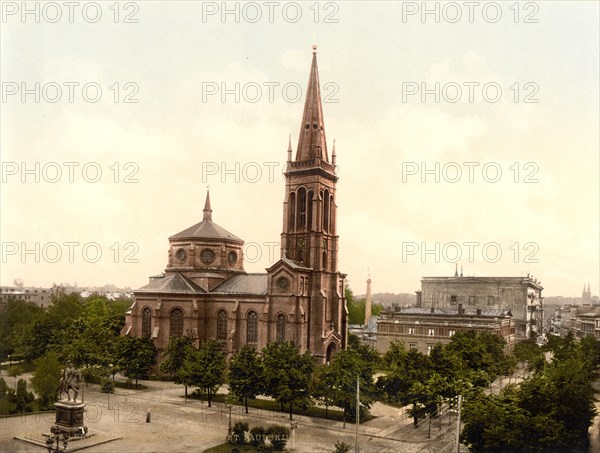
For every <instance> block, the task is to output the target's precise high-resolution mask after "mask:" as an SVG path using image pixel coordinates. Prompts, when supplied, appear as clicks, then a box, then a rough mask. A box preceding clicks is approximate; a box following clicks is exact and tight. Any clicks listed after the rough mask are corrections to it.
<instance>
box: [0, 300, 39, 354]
mask: <svg viewBox="0 0 600 453" xmlns="http://www.w3.org/2000/svg"><path fill="white" fill-rule="evenodd" d="M43 315H44V310H43V309H42V308H40V307H38V306H37V305H35V304H33V303H31V302H26V301H23V300H18V299H14V298H9V299H8V300H7V301H6V303H5V304H4V305H3V307H2V308H1V309H0V332H2V335H0V360H2V361H5V360H7V358H8V355H9V354H10V355H12V357H13V358H19V357H20V356H24V354H25V344H26V340H27V338H28V336H29V334H30V333H31V331H32V325H33V323H34V322H35V321H36V320H38V319H41V318H42V317H43Z"/></svg>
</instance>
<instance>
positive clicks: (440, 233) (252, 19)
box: [0, 1, 600, 297]
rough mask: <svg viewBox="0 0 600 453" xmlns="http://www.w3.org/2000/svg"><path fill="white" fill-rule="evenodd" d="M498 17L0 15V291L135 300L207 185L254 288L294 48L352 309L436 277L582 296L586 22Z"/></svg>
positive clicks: (592, 22)
mask: <svg viewBox="0 0 600 453" xmlns="http://www.w3.org/2000/svg"><path fill="white" fill-rule="evenodd" d="M513 3H514V2H506V3H504V2H500V3H498V4H496V3H494V2H480V4H479V6H475V7H473V8H474V9H473V10H472V11H469V6H467V5H465V4H464V2H451V3H449V4H448V3H438V2H430V3H428V4H427V8H429V9H430V11H432V12H431V13H429V14H426V15H425V16H422V13H423V11H422V7H423V5H422V2H395V3H394V2H347V3H346V2H321V3H313V2H309V3H294V2H275V3H269V2H254V3H238V2H231V3H228V4H227V7H228V8H229V9H230V11H231V12H230V13H229V14H225V15H224V16H223V15H222V13H223V11H222V8H223V4H222V3H221V2H191V1H190V2H129V3H120V4H119V8H115V7H114V6H112V9H111V5H113V2H108V3H102V2H101V3H99V4H94V3H93V2H80V4H79V5H78V6H75V7H74V10H72V11H69V7H68V6H66V5H64V4H63V3H62V2H57V3H54V4H52V5H51V6H48V5H50V4H45V3H36V2H30V3H28V5H29V7H30V8H31V10H32V11H33V12H31V13H29V14H25V15H23V11H22V10H21V9H22V5H23V3H21V2H4V3H3V5H2V22H1V23H0V25H1V27H2V29H1V48H0V50H1V66H2V67H1V72H0V73H1V78H2V104H1V120H0V127H1V130H0V132H1V139H0V145H1V160H2V191H1V198H0V201H1V209H2V211H1V214H2V215H1V225H0V226H1V242H2V262H1V263H0V264H1V266H2V270H1V284H2V285H11V284H12V282H13V280H14V279H16V278H21V279H22V280H23V281H24V283H25V285H28V286H50V285H52V283H53V282H55V283H60V282H64V283H70V284H73V283H74V282H77V283H78V284H79V285H80V286H84V285H90V286H96V285H103V284H105V283H114V284H116V285H118V286H130V287H132V288H138V287H140V286H143V285H144V284H146V282H147V278H148V276H150V275H155V274H158V273H160V272H161V271H162V270H164V268H165V265H166V262H167V250H168V240H167V238H168V237H169V236H171V235H173V234H175V233H177V232H179V231H181V230H183V229H185V228H187V227H189V226H191V225H193V224H195V223H197V222H199V221H200V220H202V208H203V205H204V199H205V195H206V187H207V185H210V190H211V201H212V208H213V220H214V221H215V222H216V223H218V224H219V225H220V226H222V227H223V228H225V229H227V230H229V231H230V232H232V233H233V234H235V235H236V236H238V237H241V238H242V239H244V240H245V241H246V265H245V269H246V271H248V272H264V269H265V268H267V267H269V266H270V265H272V264H273V262H274V261H275V260H276V259H278V258H279V247H278V245H277V246H276V247H275V253H274V255H275V256H269V251H270V250H273V247H274V246H273V245H272V244H273V243H277V244H278V242H279V239H280V234H281V228H282V202H283V197H284V180H283V177H282V175H281V171H282V169H283V167H284V164H285V160H286V157H287V152H286V150H287V144H288V135H289V134H292V145H293V148H294V153H295V148H296V145H297V140H298V132H299V130H300V122H301V116H302V109H303V103H304V94H305V91H306V83H307V80H308V74H309V69H310V59H311V53H312V49H311V45H312V44H313V40H315V41H316V43H317V44H318V51H317V52H318V55H317V57H318V62H319V73H320V80H321V94H322V97H323V99H324V104H323V109H324V115H325V130H326V134H327V140H328V144H329V152H330V154H331V147H332V143H333V140H334V139H335V140H336V151H337V164H338V165H339V172H338V174H339V178H340V179H339V183H338V186H337V188H338V191H337V204H338V234H339V237H340V240H339V248H340V250H339V269H340V271H342V272H344V273H347V274H348V282H349V283H350V285H351V287H352V288H353V290H354V291H355V293H363V292H364V291H365V280H366V279H367V275H368V269H370V274H371V278H372V280H373V292H375V293H376V292H410V293H412V292H414V291H415V290H417V289H419V287H420V279H421V277H423V276H450V275H452V274H453V273H454V268H455V262H457V263H458V267H459V269H460V267H461V266H463V268H464V274H465V275H478V276H520V275H526V274H527V273H528V272H529V273H531V274H533V275H534V277H535V278H537V279H539V280H541V282H542V285H543V286H544V288H545V290H544V294H545V295H546V296H555V295H563V296H569V297H573V296H577V297H578V296H580V295H581V290H582V288H583V285H584V284H586V285H587V283H588V282H589V283H590V284H591V289H592V293H593V294H598V293H599V290H598V288H599V286H600V277H599V276H600V265H599V251H600V245H599V242H600V241H599V236H600V232H599V230H600V227H599V209H600V208H599V206H600V200H599V193H600V186H599V150H600V146H599V136H600V131H599V122H600V120H599V92H598V90H599V74H598V71H599V69H598V68H599V66H600V65H599V42H600V38H599V32H598V30H599V23H598V17H599V7H598V2H592V1H590V2H564V3H560V2H554V1H552V2H520V3H518V4H517V5H518V7H517V8H515V7H514V6H513V7H512V9H511V5H512V4H513ZM36 5H37V6H36ZM54 5H58V6H54ZM36 8H37V11H36ZM436 10H437V11H438V13H439V20H438V22H436V15H435V14H436ZM117 13H118V16H117ZM36 14H37V15H38V17H36ZM99 14H101V15H100V16H99ZM499 14H501V15H500V16H499ZM36 20H38V22H36ZM115 20H116V23H115ZM126 20H127V21H128V22H126ZM132 21H137V22H132ZM36 83H39V85H36ZM236 84H237V85H236ZM436 84H437V85H436ZM84 87H85V89H84ZM98 87H99V88H100V89H101V92H97V88H98ZM436 87H437V88H436ZM298 88H299V89H300V93H298ZM423 89H425V90H428V91H426V92H425V95H424V98H423V97H422V94H423ZM23 90H25V93H24V92H23ZM27 90H28V91H27ZM223 90H227V91H226V92H225V95H224V97H222V94H223ZM270 90H271V91H270ZM459 90H460V91H459ZM70 91H71V92H70ZM215 91H216V93H215ZM70 95H72V99H70ZM37 96H39V102H36V100H37V99H36V97H37ZM236 96H237V97H238V99H236ZM436 96H437V97H438V98H439V99H438V101H439V102H436ZM96 98H97V102H92V101H93V100H95V99H96ZM70 100H72V102H70ZM125 100H128V101H133V100H137V101H138V102H137V103H132V102H124V101H125ZM52 101H55V102H52ZM115 101H116V102H115ZM454 101H456V102H454ZM494 101H495V102H494ZM525 101H528V102H525ZM536 101H537V102H536ZM84 169H85V170H84ZM257 169H258V170H260V171H261V173H260V174H259V173H257ZM270 169H273V170H274V174H275V176H274V177H271V174H270ZM484 169H485V170H484ZM222 170H228V171H229V172H223V171H222ZM422 170H426V171H425V172H422ZM57 171H58V172H60V173H58V172H57ZM98 171H100V172H101V173H98ZM427 171H429V172H427ZM498 171H500V173H498ZM458 172H460V173H458ZM470 172H471V174H470ZM70 173H71V174H70ZM436 177H438V178H439V180H438V181H437V182H436V180H435V178H436ZM36 178H39V182H36ZM422 178H424V181H422ZM236 179H237V181H236ZM95 180H96V182H94V181H95ZM125 180H128V181H130V182H129V183H126V182H125ZM453 181H454V182H453ZM526 181H528V182H526ZM427 251H429V253H425V254H424V253H423V252H427ZM70 252H71V255H72V256H69V255H70ZM98 252H101V256H97V253H98ZM470 252H471V256H469V254H470ZM498 253H500V254H501V255H498ZM459 254H460V255H461V256H460V258H459V257H458V256H457V255H459ZM36 261H39V262H36ZM128 261H133V262H128Z"/></svg>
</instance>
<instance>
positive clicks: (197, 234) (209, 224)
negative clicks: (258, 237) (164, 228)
mask: <svg viewBox="0 0 600 453" xmlns="http://www.w3.org/2000/svg"><path fill="white" fill-rule="evenodd" d="M203 213H204V215H203V219H202V222H200V223H197V224H196V225H193V226H191V227H189V228H186V229H185V230H183V231H180V232H179V233H177V234H174V235H173V236H171V237H170V238H169V240H173V239H228V240H230V241H234V242H241V243H243V242H244V241H243V240H242V239H240V238H239V237H237V236H236V235H234V234H232V233H230V232H229V231H227V230H226V229H225V228H222V227H220V226H219V225H217V224H216V223H214V222H213V221H212V209H211V208H210V192H208V191H207V192H206V202H205V204H204V210H203Z"/></svg>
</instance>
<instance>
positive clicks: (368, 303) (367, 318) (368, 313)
mask: <svg viewBox="0 0 600 453" xmlns="http://www.w3.org/2000/svg"><path fill="white" fill-rule="evenodd" d="M370 319H371V276H370V275H369V278H368V279H367V297H366V299H365V326H368V325H369V321H370Z"/></svg>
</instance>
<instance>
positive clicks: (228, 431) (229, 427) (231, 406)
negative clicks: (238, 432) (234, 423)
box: [227, 403, 233, 442]
mask: <svg viewBox="0 0 600 453" xmlns="http://www.w3.org/2000/svg"><path fill="white" fill-rule="evenodd" d="M232 408H233V405H232V404H231V403H227V409H228V410H229V426H228V427H227V441H228V442H229V441H230V440H231V437H232V435H233V431H232V429H231V409H232Z"/></svg>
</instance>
